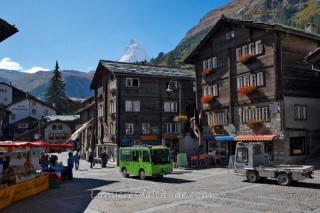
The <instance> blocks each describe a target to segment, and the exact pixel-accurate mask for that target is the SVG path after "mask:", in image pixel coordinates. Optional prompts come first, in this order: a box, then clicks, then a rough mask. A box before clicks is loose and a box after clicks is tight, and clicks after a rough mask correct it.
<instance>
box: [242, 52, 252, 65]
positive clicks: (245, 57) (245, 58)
mask: <svg viewBox="0 0 320 213" xmlns="http://www.w3.org/2000/svg"><path fill="white" fill-rule="evenodd" d="M253 57H254V56H253V55H252V54H249V53H248V54H244V55H242V56H240V57H239V58H238V62H240V63H241V64H245V63H248V62H249V61H250V60H252V59H253Z"/></svg>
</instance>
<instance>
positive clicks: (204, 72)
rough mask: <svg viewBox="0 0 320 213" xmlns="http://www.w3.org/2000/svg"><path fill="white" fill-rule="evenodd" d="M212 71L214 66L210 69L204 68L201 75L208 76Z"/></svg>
mask: <svg viewBox="0 0 320 213" xmlns="http://www.w3.org/2000/svg"><path fill="white" fill-rule="evenodd" d="M211 72H213V69H212V68H208V69H205V70H203V71H202V72H201V75H202V76H203V77H205V76H208V75H209V74H210V73H211Z"/></svg>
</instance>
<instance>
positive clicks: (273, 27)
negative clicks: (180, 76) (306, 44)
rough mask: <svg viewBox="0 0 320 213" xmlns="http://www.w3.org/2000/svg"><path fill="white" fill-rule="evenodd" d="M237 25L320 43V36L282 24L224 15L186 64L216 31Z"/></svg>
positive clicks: (186, 60)
mask: <svg viewBox="0 0 320 213" xmlns="http://www.w3.org/2000/svg"><path fill="white" fill-rule="evenodd" d="M225 23H227V24H236V25H243V26H248V27H252V28H260V29H266V30H269V31H278V32H283V33H287V34H293V35H297V36H301V37H305V38H309V39H314V40H318V41H320V35H319V34H316V33H311V32H306V31H304V30H301V29H297V28H294V27H290V26H286V25H282V24H277V23H274V24H270V23H264V22H255V21H245V20H239V19H232V18H228V17H225V16H224V15H221V17H220V19H219V20H218V21H217V23H216V24H215V25H214V26H213V27H212V29H211V30H210V31H209V33H208V34H207V35H206V36H205V37H204V38H203V39H202V40H201V41H200V43H199V44H198V45H197V47H196V48H195V49H194V50H193V51H192V52H191V53H190V55H189V56H188V57H187V58H186V59H185V60H184V62H185V63H190V64H191V63H193V58H194V56H196V55H197V53H198V51H199V49H201V48H202V47H203V45H205V43H206V42H207V41H208V40H209V39H210V38H212V37H213V36H214V34H216V31H217V30H218V29H219V27H220V26H221V25H223V24H225Z"/></svg>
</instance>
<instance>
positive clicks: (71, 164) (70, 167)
mask: <svg viewBox="0 0 320 213" xmlns="http://www.w3.org/2000/svg"><path fill="white" fill-rule="evenodd" d="M68 156H69V158H68V168H67V175H68V178H69V180H72V179H73V174H72V169H73V164H74V157H73V154H72V152H69V154H68Z"/></svg>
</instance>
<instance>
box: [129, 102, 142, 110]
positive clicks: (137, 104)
mask: <svg viewBox="0 0 320 213" xmlns="http://www.w3.org/2000/svg"><path fill="white" fill-rule="evenodd" d="M126 112H140V101H126Z"/></svg>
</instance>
